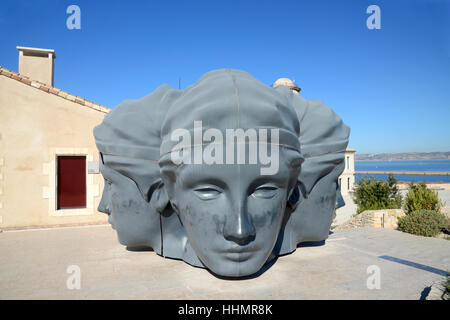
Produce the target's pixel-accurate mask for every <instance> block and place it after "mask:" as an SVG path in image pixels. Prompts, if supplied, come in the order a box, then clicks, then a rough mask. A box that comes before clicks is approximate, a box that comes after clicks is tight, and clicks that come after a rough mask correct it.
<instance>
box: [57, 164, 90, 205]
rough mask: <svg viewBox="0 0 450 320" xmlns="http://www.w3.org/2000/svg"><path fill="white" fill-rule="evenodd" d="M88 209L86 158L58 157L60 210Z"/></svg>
mask: <svg viewBox="0 0 450 320" xmlns="http://www.w3.org/2000/svg"><path fill="white" fill-rule="evenodd" d="M77 207H78V208H79V207H86V157H85V156H62V157H58V209H62V208H77Z"/></svg>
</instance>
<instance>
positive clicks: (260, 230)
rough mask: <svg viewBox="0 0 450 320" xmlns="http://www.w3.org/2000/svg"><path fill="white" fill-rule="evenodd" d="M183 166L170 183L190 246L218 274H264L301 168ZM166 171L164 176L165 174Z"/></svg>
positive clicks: (175, 207)
mask: <svg viewBox="0 0 450 320" xmlns="http://www.w3.org/2000/svg"><path fill="white" fill-rule="evenodd" d="M260 169H261V166H260V165H248V164H235V165H224V164H221V165H218V164H213V165H195V164H189V165H181V166H180V167H178V168H177V169H174V170H173V171H172V172H171V175H172V178H167V177H166V179H165V183H166V184H167V189H168V190H169V194H170V199H171V203H172V207H173V208H174V209H175V210H176V211H177V213H178V215H179V217H180V219H181V221H182V224H183V226H184V228H185V230H186V233H187V236H188V238H189V241H190V244H191V246H192V247H193V249H194V250H195V252H196V254H197V256H198V257H199V259H200V260H201V261H202V262H203V264H204V265H205V266H206V267H207V268H208V269H209V270H211V271H212V272H213V273H215V274H218V275H222V276H229V277H238V276H245V275H251V274H254V273H256V272H257V271H259V270H260V268H261V267H262V266H263V265H264V264H265V263H266V262H267V260H268V258H269V257H270V255H271V253H272V250H273V248H274V245H275V243H276V241H277V237H278V234H279V231H280V227H281V224H282V220H283V215H284V212H285V207H286V202H287V199H288V196H289V194H290V190H291V189H292V186H291V184H292V181H293V179H292V177H293V176H294V177H297V176H298V170H299V169H298V166H294V167H293V166H292V164H285V165H280V168H279V170H278V173H277V174H275V175H271V176H262V175H261V174H260ZM164 171H165V170H163V172H164Z"/></svg>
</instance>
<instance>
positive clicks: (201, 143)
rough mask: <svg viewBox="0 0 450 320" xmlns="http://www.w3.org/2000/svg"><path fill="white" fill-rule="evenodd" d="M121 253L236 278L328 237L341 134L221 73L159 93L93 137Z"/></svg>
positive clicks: (280, 92)
mask: <svg viewBox="0 0 450 320" xmlns="http://www.w3.org/2000/svg"><path fill="white" fill-rule="evenodd" d="M94 135H95V139H96V143H97V147H98V149H99V151H100V154H101V159H102V161H101V164H100V168H101V172H102V174H103V176H104V178H105V188H104V192H103V197H102V201H101V204H100V206H99V210H100V211H102V212H105V213H107V214H109V216H110V222H111V224H112V225H113V227H114V228H115V229H116V231H117V234H118V238H119V241H120V243H121V244H123V245H126V246H128V247H135V246H148V247H151V248H153V249H154V250H155V252H157V253H158V254H160V255H162V256H165V257H170V258H177V259H182V260H184V261H186V262H187V263H189V264H191V265H194V266H198V267H206V268H208V269H209V270H210V271H211V272H212V273H214V274H216V275H220V276H227V277H242V276H247V275H252V274H255V273H257V272H258V271H259V270H260V269H261V268H262V266H263V265H264V264H266V263H268V262H269V261H270V260H271V259H273V258H274V257H276V256H278V255H282V254H286V253H290V252H293V251H294V250H295V249H296V247H297V245H298V244H299V243H301V242H303V241H320V240H325V239H326V238H327V237H328V233H329V228H330V225H331V222H332V219H333V215H334V212H335V208H336V204H337V203H339V204H338V205H341V204H342V203H341V201H337V199H338V200H339V198H340V192H339V188H338V185H337V178H338V176H339V175H340V174H341V173H342V171H343V168H344V167H343V162H344V151H345V148H346V146H347V144H348V137H349V128H348V127H347V126H346V125H344V124H343V122H342V120H341V119H340V118H339V117H338V116H337V115H336V114H335V113H334V112H333V111H332V110H331V109H330V108H328V107H326V106H325V105H324V104H323V103H321V102H319V101H313V100H311V101H307V100H305V99H303V98H301V97H299V96H297V95H295V94H293V93H292V92H291V91H290V90H289V89H288V88H287V87H283V86H279V87H277V88H272V87H269V86H267V85H265V84H263V83H262V82H260V81H258V80H256V79H255V78H254V77H253V76H251V75H250V74H248V73H246V72H243V71H239V70H232V69H222V70H216V71H211V72H208V73H207V74H205V75H204V76H203V77H202V78H201V79H200V80H199V81H198V82H197V83H195V84H194V85H192V86H189V87H188V88H186V89H185V90H184V91H180V90H174V89H172V88H170V87H169V86H167V85H164V86H161V87H160V88H158V89H157V90H156V91H155V92H153V93H152V94H150V95H148V96H146V97H144V98H142V99H140V100H128V101H125V102H123V103H122V104H120V105H119V106H118V107H116V108H114V109H113V110H112V111H111V112H110V113H109V114H108V115H107V116H106V117H105V119H104V121H103V123H102V124H101V125H99V126H97V127H96V128H95V129H94Z"/></svg>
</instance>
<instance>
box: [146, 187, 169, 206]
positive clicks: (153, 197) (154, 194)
mask: <svg viewBox="0 0 450 320" xmlns="http://www.w3.org/2000/svg"><path fill="white" fill-rule="evenodd" d="M149 197H150V205H151V206H152V207H153V208H154V209H155V210H156V211H158V212H159V213H162V212H163V211H164V209H166V207H167V205H168V204H169V195H168V194H167V190H166V188H165V186H164V182H163V181H162V180H161V179H158V180H157V181H156V182H155V183H154V184H152V187H151V188H150V190H149Z"/></svg>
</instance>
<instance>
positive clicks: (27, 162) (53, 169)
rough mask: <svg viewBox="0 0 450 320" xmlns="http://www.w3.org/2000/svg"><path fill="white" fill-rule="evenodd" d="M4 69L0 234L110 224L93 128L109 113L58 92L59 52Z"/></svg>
mask: <svg viewBox="0 0 450 320" xmlns="http://www.w3.org/2000/svg"><path fill="white" fill-rule="evenodd" d="M17 49H18V50H19V73H16V72H13V71H10V70H7V69H5V68H0V89H1V90H0V115H1V116H0V229H9V228H23V227H34V226H53V225H77V224H96V223H106V222H107V217H106V215H105V214H104V213H100V212H98V211H97V206H98V204H99V201H100V197H101V191H102V189H103V178H102V176H101V174H100V173H99V170H98V161H99V158H98V151H97V148H96V145H95V141H94V137H93V134H92V132H93V129H94V127H95V126H96V125H98V124H100V123H101V122H102V120H103V118H104V116H105V115H106V114H107V113H108V112H109V110H110V109H109V108H106V107H104V106H101V105H98V104H96V103H93V102H91V101H88V100H86V99H83V98H81V97H77V96H75V95H72V94H70V93H68V92H65V91H63V90H60V89H56V88H54V87H53V69H54V68H53V60H54V59H55V57H56V56H55V53H54V51H53V50H46V49H35V48H25V47H17Z"/></svg>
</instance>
